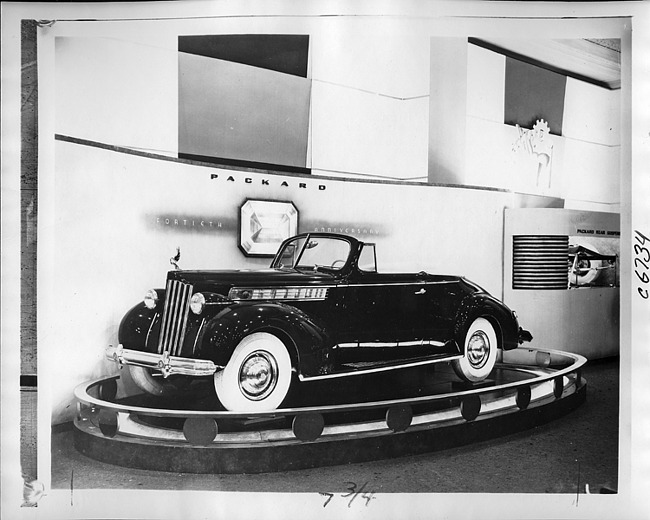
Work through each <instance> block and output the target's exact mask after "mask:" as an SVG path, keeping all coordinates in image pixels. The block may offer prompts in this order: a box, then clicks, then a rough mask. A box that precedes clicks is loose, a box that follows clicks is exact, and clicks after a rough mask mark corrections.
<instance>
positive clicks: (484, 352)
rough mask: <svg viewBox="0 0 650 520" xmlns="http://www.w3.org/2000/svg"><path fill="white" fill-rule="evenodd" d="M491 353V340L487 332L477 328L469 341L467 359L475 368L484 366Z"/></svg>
mask: <svg viewBox="0 0 650 520" xmlns="http://www.w3.org/2000/svg"><path fill="white" fill-rule="evenodd" d="M489 354H490V340H489V339H488V337H487V335H486V334H485V332H483V331H482V330H477V331H476V332H474V333H473V334H472V336H471V337H470V338H469V341H468V342H467V359H468V360H469V363H470V365H472V367H473V368H483V367H484V366H485V364H486V363H487V361H488V358H489Z"/></svg>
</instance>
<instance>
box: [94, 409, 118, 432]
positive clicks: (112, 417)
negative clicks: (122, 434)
mask: <svg viewBox="0 0 650 520" xmlns="http://www.w3.org/2000/svg"><path fill="white" fill-rule="evenodd" d="M97 420H98V422H99V429H100V430H101V432H102V433H103V434H104V436H105V437H115V435H117V429H118V425H117V412H114V411H112V410H100V412H99V416H98V419H97Z"/></svg>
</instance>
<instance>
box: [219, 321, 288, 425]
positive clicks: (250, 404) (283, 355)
mask: <svg viewBox="0 0 650 520" xmlns="http://www.w3.org/2000/svg"><path fill="white" fill-rule="evenodd" d="M290 386H291V357H290V356H289V352H288V351H287V348H286V346H285V345H284V343H283V342H282V340H280V339H279V338H278V337H277V336H274V335H273V334H269V333H267V332H256V333H254V334H251V335H249V336H246V337H245V338H244V339H243V340H242V341H241V342H240V343H239V345H237V347H236V348H235V351H234V352H233V355H232V357H231V358H230V361H229V362H228V364H227V365H226V367H225V368H224V369H223V370H221V371H219V372H217V373H216V374H215V375H214V388H215V391H216V392H217V397H218V398H219V401H221V404H222V405H223V406H224V407H225V408H226V409H227V410H231V411H241V412H261V411H268V410H275V409H276V408H278V407H279V406H280V405H281V404H282V401H284V399H285V398H286V396H287V393H288V392H289V387H290Z"/></svg>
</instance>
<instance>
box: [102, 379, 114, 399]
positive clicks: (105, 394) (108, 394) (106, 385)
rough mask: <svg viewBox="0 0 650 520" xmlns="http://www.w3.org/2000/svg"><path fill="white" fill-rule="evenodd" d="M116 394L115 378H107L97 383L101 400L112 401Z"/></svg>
mask: <svg viewBox="0 0 650 520" xmlns="http://www.w3.org/2000/svg"><path fill="white" fill-rule="evenodd" d="M116 395H117V380H116V379H107V380H106V381H104V382H102V383H101V384H100V385H99V398H100V399H101V400H102V401H112V400H113V399H115V396H116Z"/></svg>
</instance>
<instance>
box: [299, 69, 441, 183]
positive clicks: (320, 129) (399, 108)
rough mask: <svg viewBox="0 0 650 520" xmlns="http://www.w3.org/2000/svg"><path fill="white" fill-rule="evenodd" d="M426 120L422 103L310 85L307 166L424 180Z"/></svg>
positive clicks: (426, 108)
mask: <svg viewBox="0 0 650 520" xmlns="http://www.w3.org/2000/svg"><path fill="white" fill-rule="evenodd" d="M428 116H429V100H428V98H422V99H415V100H398V99H392V98H387V97H382V96H376V95H372V94H368V93H366V92H361V91H357V90H350V89H346V88H341V87H339V86H335V85H328V84H323V83H318V82H314V83H313V94H312V116H311V119H312V130H311V135H312V138H311V153H312V164H311V166H312V168H313V169H314V170H320V171H325V172H327V171H329V170H331V171H340V172H348V173H353V174H354V173H363V174H366V175H377V176H388V177H392V178H404V179H412V178H424V179H426V176H427V140H428V135H429V131H428V126H429V122H428Z"/></svg>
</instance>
